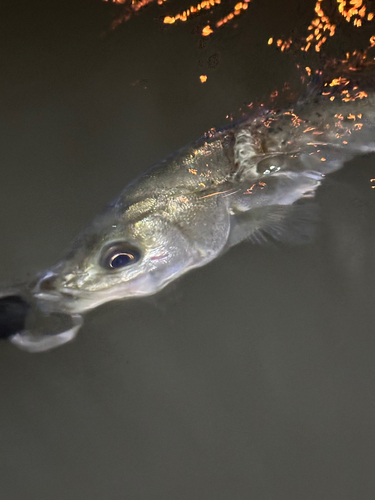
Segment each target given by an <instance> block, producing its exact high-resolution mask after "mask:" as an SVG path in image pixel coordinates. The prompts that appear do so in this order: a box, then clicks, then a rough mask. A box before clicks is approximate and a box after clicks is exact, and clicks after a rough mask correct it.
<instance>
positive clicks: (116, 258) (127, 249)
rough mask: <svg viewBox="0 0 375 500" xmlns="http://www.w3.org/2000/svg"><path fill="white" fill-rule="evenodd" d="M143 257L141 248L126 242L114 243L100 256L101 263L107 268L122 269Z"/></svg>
mask: <svg viewBox="0 0 375 500" xmlns="http://www.w3.org/2000/svg"><path fill="white" fill-rule="evenodd" d="M140 258H141V254H140V252H139V250H137V249H136V248H134V247H132V246H130V245H128V244H126V243H120V244H113V245H111V246H110V247H109V248H106V249H105V250H104V252H103V253H102V256H101V258H100V264H101V266H102V267H104V268H105V269H114V270H116V269H122V268H123V267H126V266H130V265H131V264H135V263H136V262H138V261H139V259H140Z"/></svg>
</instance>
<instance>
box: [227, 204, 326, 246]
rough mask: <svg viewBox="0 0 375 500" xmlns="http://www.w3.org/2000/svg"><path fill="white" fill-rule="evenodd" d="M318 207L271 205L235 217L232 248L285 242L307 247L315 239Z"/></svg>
mask: <svg viewBox="0 0 375 500" xmlns="http://www.w3.org/2000/svg"><path fill="white" fill-rule="evenodd" d="M317 209H318V207H317V205H316V204H315V203H308V202H304V203H294V204H293V205H270V206H267V207H262V208H256V209H253V210H249V211H248V212H243V213H240V214H236V215H234V216H233V219H234V220H233V224H232V226H231V232H230V235H229V240H228V244H229V246H233V245H236V244H237V243H239V242H241V241H244V240H248V241H251V242H252V243H257V244H264V243H275V242H282V243H287V244H290V245H299V244H304V243H308V242H309V241H311V239H312V238H313V236H314V232H315V225H316V222H317V219H318V214H317V212H318V210H317Z"/></svg>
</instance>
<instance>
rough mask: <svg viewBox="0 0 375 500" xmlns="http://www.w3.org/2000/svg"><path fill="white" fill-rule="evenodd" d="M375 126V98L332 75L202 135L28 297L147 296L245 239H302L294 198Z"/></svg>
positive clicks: (74, 302) (85, 303)
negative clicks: (282, 102)
mask: <svg viewBox="0 0 375 500" xmlns="http://www.w3.org/2000/svg"><path fill="white" fill-rule="evenodd" d="M347 82H349V84H348V83H347ZM327 89H328V90H327ZM326 90H327V91H326ZM333 90H335V91H334V92H333ZM374 127H375V99H374V96H373V94H371V93H370V92H369V91H368V89H367V91H365V90H359V89H358V86H357V84H356V83H354V82H350V81H349V80H348V79H345V78H342V81H340V82H339V83H338V84H337V85H336V88H334V89H332V86H330V85H329V84H327V82H325V83H324V82H323V83H321V84H320V88H319V89H315V91H314V92H313V91H311V90H310V91H309V95H308V96H307V97H306V98H301V99H300V100H299V101H297V102H296V103H295V105H293V106H291V107H289V108H288V109H286V110H285V109H284V110H263V111H262V112H261V113H260V114H258V115H256V116H255V117H253V118H249V119H246V120H244V121H242V122H241V123H238V124H236V125H234V126H233V127H231V128H227V129H225V130H222V131H218V132H216V131H211V132H209V133H207V134H206V136H205V137H203V138H202V139H201V140H199V141H198V142H196V143H195V144H193V145H191V146H188V147H187V148H185V149H182V150H181V151H179V152H178V153H177V154H175V155H174V156H172V157H170V158H168V159H166V160H164V161H162V162H161V163H160V164H158V165H156V166H154V167H153V168H151V169H150V170H149V171H147V172H146V173H145V174H143V175H141V176H140V177H139V178H138V179H137V180H135V181H134V182H133V183H131V184H130V185H129V186H128V187H126V188H125V189H124V191H123V192H122V193H121V194H120V195H119V197H118V198H117V199H116V200H115V201H114V202H113V203H112V204H110V206H109V207H108V208H107V209H106V210H105V211H104V213H102V214H101V215H99V216H98V217H97V218H96V219H95V220H94V221H93V222H92V224H91V225H90V227H88V228H87V229H86V230H85V231H84V232H83V233H82V234H81V235H80V236H79V237H78V238H77V240H76V241H75V242H74V243H73V245H72V248H71V249H70V251H69V253H68V255H67V256H66V259H65V260H63V261H62V262H60V263H59V264H57V265H56V266H55V267H54V268H53V269H51V270H49V271H48V272H47V273H46V274H44V275H42V276H41V277H40V279H39V281H38V283H37V284H36V285H35V287H34V288H33V291H32V293H33V294H34V296H35V297H36V298H37V300H38V301H39V303H40V304H41V305H42V307H43V308H44V309H46V310H48V309H49V308H50V309H51V310H56V309H58V310H61V311H65V312H67V313H69V314H76V313H82V312H85V311H87V310H89V309H92V308H94V307H96V306H98V305H100V304H102V303H105V302H107V301H110V300H113V299H121V298H126V297H137V296H144V295H150V294H154V293H156V292H158V291H159V290H160V289H162V288H163V287H165V286H166V285H167V284H168V283H170V282H171V281H172V280H174V279H176V278H177V277H179V276H180V275H182V274H184V273H186V272H187V271H189V270H190V269H193V268H196V267H199V266H203V265H205V264H207V263H208V262H210V261H212V260H213V259H214V258H216V257H217V256H219V255H220V254H222V253H223V252H224V251H226V250H228V249H229V248H230V247H231V246H233V245H234V244H237V243H239V242H240V241H243V240H246V239H248V240H251V241H254V242H262V241H266V240H267V239H268V238H271V239H276V240H280V241H291V242H295V241H298V240H301V239H302V240H303V239H304V238H306V237H307V236H308V224H307V219H308V218H309V215H308V212H306V210H305V208H304V205H305V204H304V202H302V203H301V202H299V200H303V199H305V198H311V197H312V196H313V195H314V192H315V190H316V189H317V187H318V186H319V185H320V184H321V182H322V179H323V178H324V176H325V175H326V174H328V173H330V172H333V171H335V170H337V169H338V168H340V167H341V166H342V165H343V163H344V162H345V161H346V160H348V159H350V158H352V157H353V156H355V155H357V154H361V153H366V152H371V151H374V150H375V135H374Z"/></svg>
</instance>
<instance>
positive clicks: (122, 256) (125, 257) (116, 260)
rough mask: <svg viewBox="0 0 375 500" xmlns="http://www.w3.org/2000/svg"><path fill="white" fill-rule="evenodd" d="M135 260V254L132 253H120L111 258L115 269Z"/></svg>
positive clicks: (111, 263)
mask: <svg viewBox="0 0 375 500" xmlns="http://www.w3.org/2000/svg"><path fill="white" fill-rule="evenodd" d="M133 260H134V255H132V254H130V253H118V254H116V255H114V256H113V257H112V259H111V262H110V266H111V267H112V268H113V269H118V268H120V267H124V266H126V265H127V264H129V263H130V262H131V261H133Z"/></svg>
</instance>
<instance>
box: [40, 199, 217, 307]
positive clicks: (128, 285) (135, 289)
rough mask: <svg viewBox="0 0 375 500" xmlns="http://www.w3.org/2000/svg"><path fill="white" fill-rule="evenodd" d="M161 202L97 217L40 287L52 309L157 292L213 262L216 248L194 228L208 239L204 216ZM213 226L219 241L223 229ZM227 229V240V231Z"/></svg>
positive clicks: (95, 305)
mask: <svg viewBox="0 0 375 500" xmlns="http://www.w3.org/2000/svg"><path fill="white" fill-rule="evenodd" d="M171 203H175V205H176V206H175V207H174V208H173V207H171ZM157 205H158V203H157V202H156V201H155V200H151V201H150V200H148V201H147V200H146V201H143V202H139V203H138V206H137V207H135V206H134V204H133V205H132V206H130V207H127V208H126V209H125V210H124V209H123V208H122V207H112V209H111V210H109V211H107V212H106V213H104V214H102V215H101V216H99V217H98V218H97V219H95V220H94V221H93V223H92V224H91V225H90V226H89V227H88V228H87V229H86V230H85V231H84V232H83V233H82V234H81V235H80V236H79V237H78V238H77V239H76V241H75V242H74V243H73V245H72V248H71V250H70V251H69V253H68V254H67V256H66V258H65V259H64V260H62V261H61V262H60V263H59V264H57V265H56V266H55V267H54V268H52V269H50V270H49V271H47V272H46V273H44V274H43V275H42V276H41V277H40V279H39V280H38V283H37V285H36V288H35V293H36V294H37V295H38V297H39V299H40V300H41V301H43V302H44V303H45V304H50V305H51V308H52V309H54V308H55V309H59V310H66V311H68V312H70V313H81V312H84V311H86V310H89V309H92V308H94V307H97V306H98V305H100V304H102V303H105V302H108V301H110V300H115V299H122V298H130V297H139V296H145V295H151V294H154V293H156V292H157V291H159V290H160V289H161V288H163V287H164V286H165V285H167V284H168V283H169V282H170V281H172V280H174V279H175V278H177V277H178V276H180V275H181V274H183V273H184V272H186V271H187V270H188V269H191V268H193V267H197V266H200V265H203V264H204V263H205V262H206V261H207V259H208V260H210V258H211V254H212V251H213V250H215V249H214V248H213V247H212V245H211V244H210V243H209V242H205V243H207V244H206V245H204V246H202V244H200V243H201V241H200V240H199V238H197V237H195V236H194V234H192V232H191V229H190V230H189V227H190V225H191V224H192V225H193V226H194V227H195V229H196V231H197V232H198V233H199V235H200V238H201V239H202V235H203V234H204V231H203V227H202V226H201V225H200V224H199V220H190V221H189V220H188V219H189V217H190V218H192V215H191V211H190V210H185V211H184V213H183V214H181V213H179V204H178V203H176V202H173V199H172V198H169V199H168V202H167V204H166V203H165V202H163V203H159V206H157ZM190 208H191V207H190ZM198 212H199V210H198ZM194 213H195V212H194ZM189 214H190V215H189ZM193 217H194V216H193ZM195 219H196V216H195ZM190 222H191V224H190ZM194 222H195V223H196V224H194ZM204 224H205V225H206V226H207V221H205V222H204ZM208 227H209V232H210V233H214V234H215V239H217V236H218V232H216V233H215V229H214V228H213V227H211V225H210V224H209V223H208ZM223 231H224V232H225V236H223V243H224V240H226V233H227V229H226V228H225V229H223ZM206 232H207V230H206ZM221 246H222V244H220V247H221ZM206 247H208V249H209V250H206Z"/></svg>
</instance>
